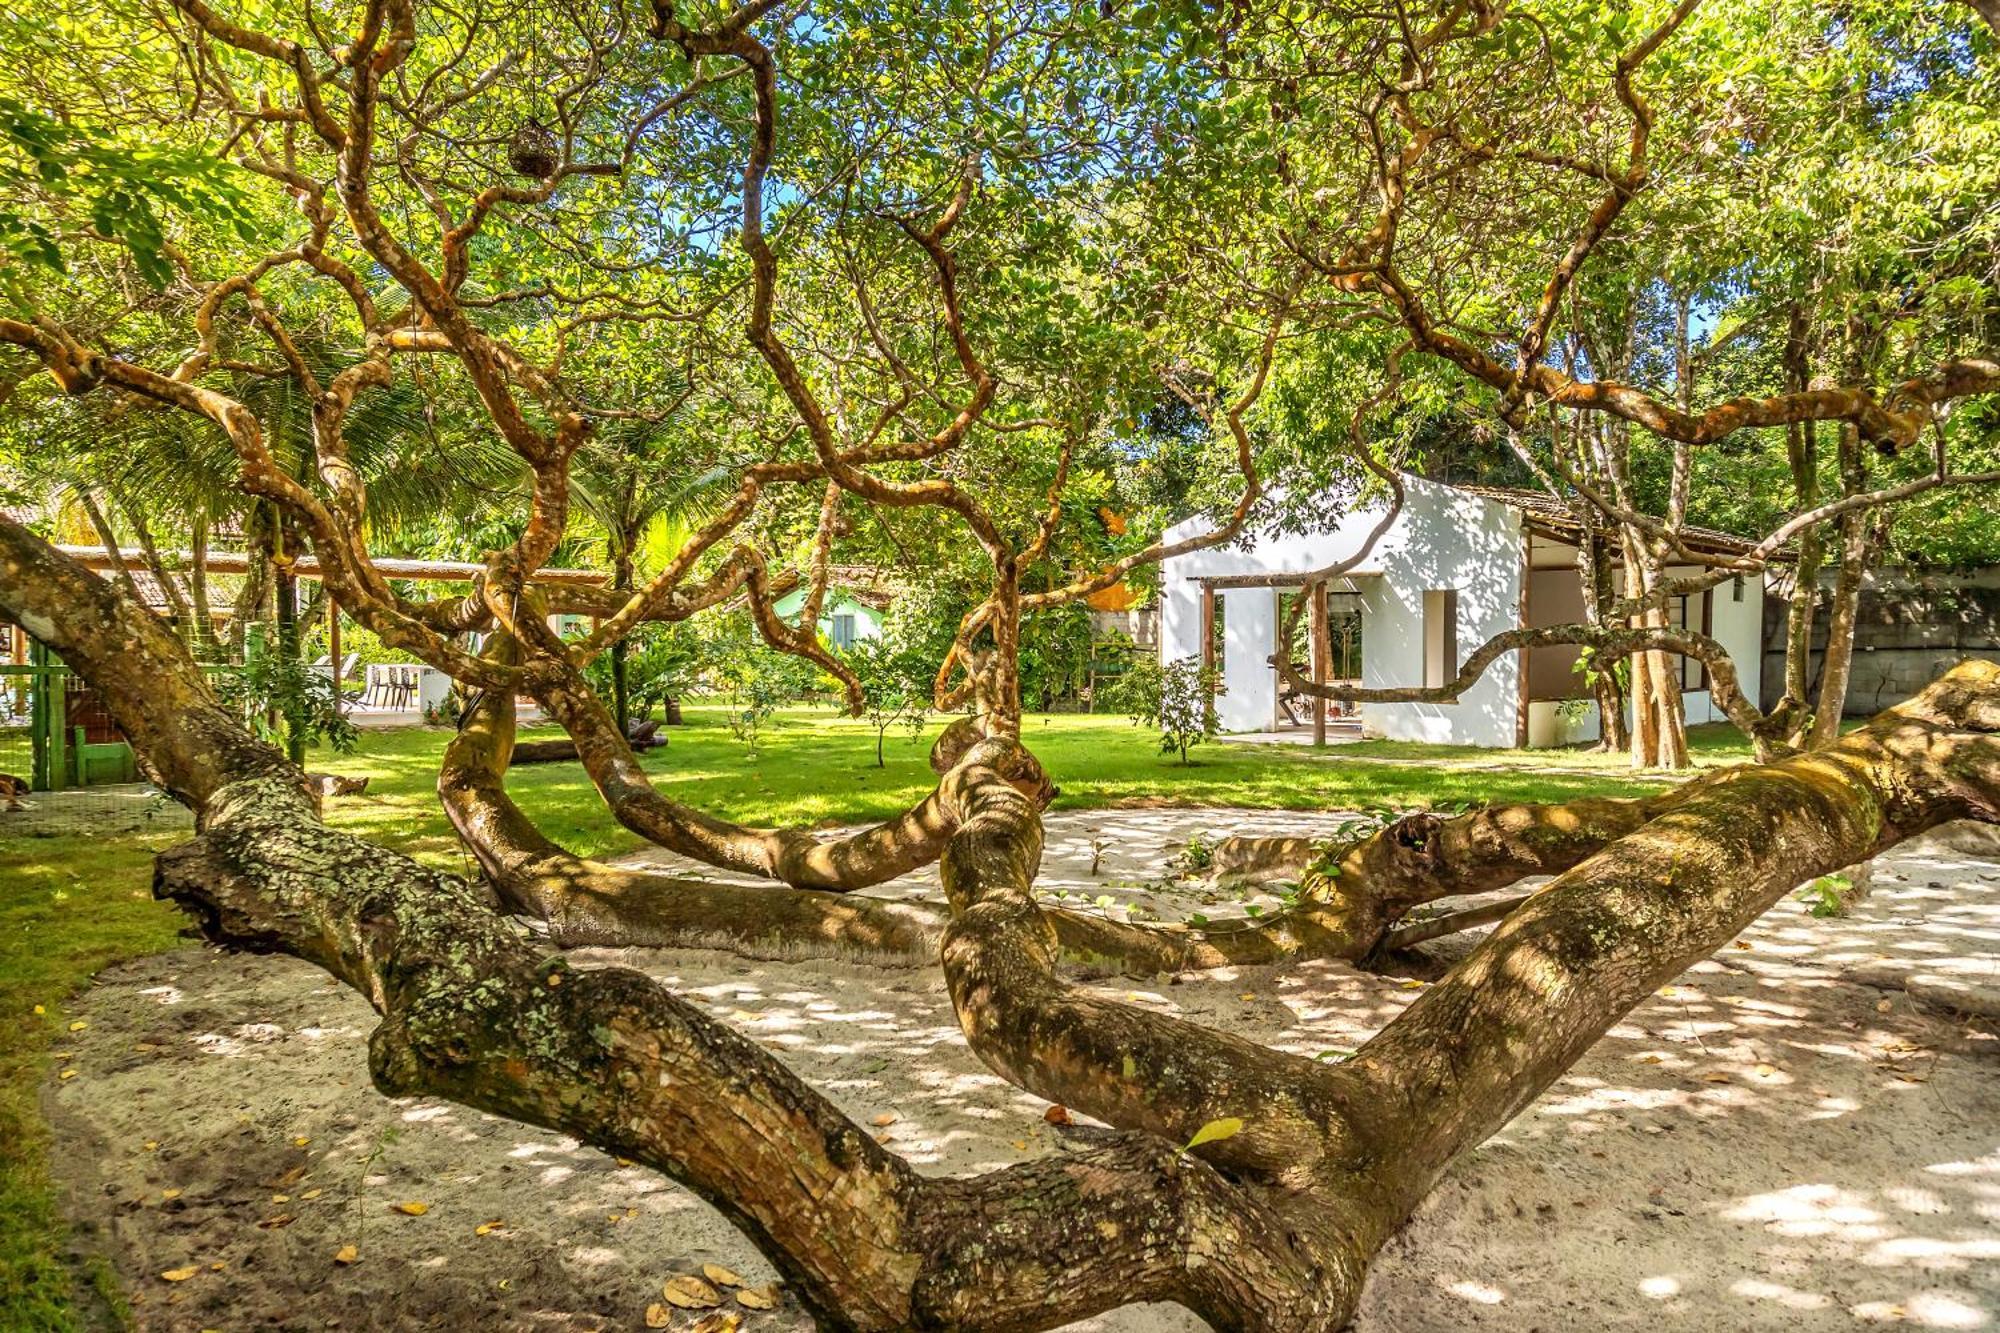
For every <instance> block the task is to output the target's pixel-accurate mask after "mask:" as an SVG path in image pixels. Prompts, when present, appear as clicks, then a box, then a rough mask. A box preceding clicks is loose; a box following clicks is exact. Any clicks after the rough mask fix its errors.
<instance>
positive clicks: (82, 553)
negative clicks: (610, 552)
mask: <svg viewBox="0 0 2000 1333" xmlns="http://www.w3.org/2000/svg"><path fill="white" fill-rule="evenodd" d="M56 549H57V550H58V551H61V552H62V553H63V554H64V555H66V556H69V557H70V558H71V559H73V560H75V561H76V562H77V563H78V564H80V565H82V566H83V567H84V568H86V569H91V570H96V571H98V572H100V573H102V572H105V571H110V570H119V569H126V570H138V571H140V572H143V573H151V572H153V564H152V562H151V561H150V560H149V559H147V557H146V556H145V555H143V554H141V553H139V552H132V553H130V554H128V553H126V552H123V551H116V550H106V549H105V548H104V547H102V546H58V547H56ZM370 563H371V564H373V565H374V567H375V568H376V569H377V570H378V571H380V572H381V573H382V574H383V575H384V576H386V577H388V578H392V579H418V580H421V581H424V582H428V583H470V582H472V581H473V580H474V579H475V578H477V577H479V576H480V575H481V574H484V573H485V572H486V566H485V565H482V564H478V563H476V562H474V561H471V560H405V559H399V558H396V557H376V558H374V559H373V560H371V562H370ZM159 564H160V566H161V567H162V568H165V569H168V570H176V569H189V568H192V567H194V566H195V565H196V564H199V565H200V567H201V569H202V571H203V572H204V573H208V574H248V573H249V572H250V556H249V553H248V552H245V551H206V552H203V553H202V556H201V558H200V560H199V561H197V560H196V558H195V555H194V553H193V552H191V551H162V552H160V553H159ZM287 572H288V573H289V574H290V575H291V576H292V577H293V578H298V579H317V578H319V577H320V567H319V557H318V556H315V555H310V554H303V553H302V554H300V555H297V556H295V557H293V559H292V562H291V564H290V565H289V567H288V569H287ZM610 577H611V575H609V574H608V573H606V572H604V571H603V570H598V569H538V570H536V571H535V578H536V580H537V581H539V582H543V583H551V584H557V585H560V586H564V587H596V586H598V585H600V584H602V583H604V582H605V581H606V580H607V579H609V578H610ZM326 625H327V660H328V663H329V664H330V665H331V667H332V668H333V691H334V697H335V698H336V699H338V698H339V697H340V677H341V671H340V606H339V604H338V603H337V602H335V601H334V599H333V597H332V595H331V594H329V595H328V596H327V599H326Z"/></svg>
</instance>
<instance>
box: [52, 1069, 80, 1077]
mask: <svg viewBox="0 0 2000 1333" xmlns="http://www.w3.org/2000/svg"><path fill="white" fill-rule="evenodd" d="M75 1077H76V1071H75V1070H74V1069H65V1070H63V1071H62V1073H60V1074H57V1075H56V1078H57V1079H58V1080H61V1079H66V1078H75Z"/></svg>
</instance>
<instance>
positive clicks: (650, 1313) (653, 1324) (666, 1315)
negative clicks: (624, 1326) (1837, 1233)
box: [646, 1301, 674, 1328]
mask: <svg viewBox="0 0 2000 1333" xmlns="http://www.w3.org/2000/svg"><path fill="white" fill-rule="evenodd" d="M673 1322H674V1312H673V1311H672V1310H669V1309H668V1308H667V1307H666V1306H664V1305H661V1304H660V1303H659V1302H658V1301H654V1302H653V1303H652V1304H651V1305H649V1306H647V1307H646V1327H647V1328H665V1327H666V1326H667V1325H668V1324H671V1323H673Z"/></svg>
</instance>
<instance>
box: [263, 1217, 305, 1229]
mask: <svg viewBox="0 0 2000 1333" xmlns="http://www.w3.org/2000/svg"><path fill="white" fill-rule="evenodd" d="M298 1220H299V1219H298V1218H296V1217H293V1216H292V1215H291V1214H290V1213H279V1214H278V1215H277V1216H276V1217H267V1218H265V1219H264V1220H263V1221H261V1222H259V1223H258V1224H257V1229H258V1230H259V1231H277V1230H279V1229H280V1228H283V1227H288V1226H290V1225H291V1224H292V1223H294V1222H296V1221H298Z"/></svg>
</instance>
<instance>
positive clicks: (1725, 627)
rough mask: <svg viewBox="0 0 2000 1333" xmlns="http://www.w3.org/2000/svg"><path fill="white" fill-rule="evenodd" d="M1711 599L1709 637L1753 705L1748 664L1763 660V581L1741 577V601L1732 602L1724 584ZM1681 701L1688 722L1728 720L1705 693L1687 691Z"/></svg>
mask: <svg viewBox="0 0 2000 1333" xmlns="http://www.w3.org/2000/svg"><path fill="white" fill-rule="evenodd" d="M1690 572H1692V571H1690ZM1712 597H1713V599H1714V600H1713V603H1712V609H1711V611H1710V613H1709V623H1710V631H1709V632H1710V635H1711V637H1713V638H1714V639H1715V641H1716V642H1717V643H1719V644H1721V645H1722V646H1723V648H1724V649H1725V650H1727V651H1728V653H1729V659H1730V661H1732V662H1734V663H1735V664H1736V677H1737V683H1738V685H1740V686H1741V687H1742V688H1743V689H1744V690H1745V691H1746V692H1747V693H1748V694H1749V695H1750V701H1751V702H1752V703H1755V702H1756V701H1757V698H1756V688H1757V685H1756V680H1757V678H1756V675H1755V674H1754V672H1753V670H1752V668H1751V665H1750V664H1751V663H1752V662H1756V663H1760V664H1761V663H1762V662H1763V660H1764V580H1763V578H1762V577H1760V576H1759V575H1756V574H1748V575H1745V576H1744V579H1743V600H1742V601H1740V602H1739V601H1737V600H1735V594H1734V591H1733V590H1732V588H1731V587H1730V585H1729V584H1728V583H1721V584H1718V585H1716V588H1715V591H1714V593H1713V594H1712ZM1681 701H1682V704H1683V705H1684V706H1685V708H1686V710H1687V720H1688V721H1689V722H1690V723H1695V722H1726V721H1728V720H1729V719H1728V715H1727V714H1725V713H1724V712H1723V711H1722V709H1720V708H1718V707H1717V706H1716V704H1715V701H1714V699H1712V698H1711V697H1710V696H1709V692H1708V691H1707V690H1695V691H1690V692H1689V693H1687V694H1685V695H1682V696H1681Z"/></svg>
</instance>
